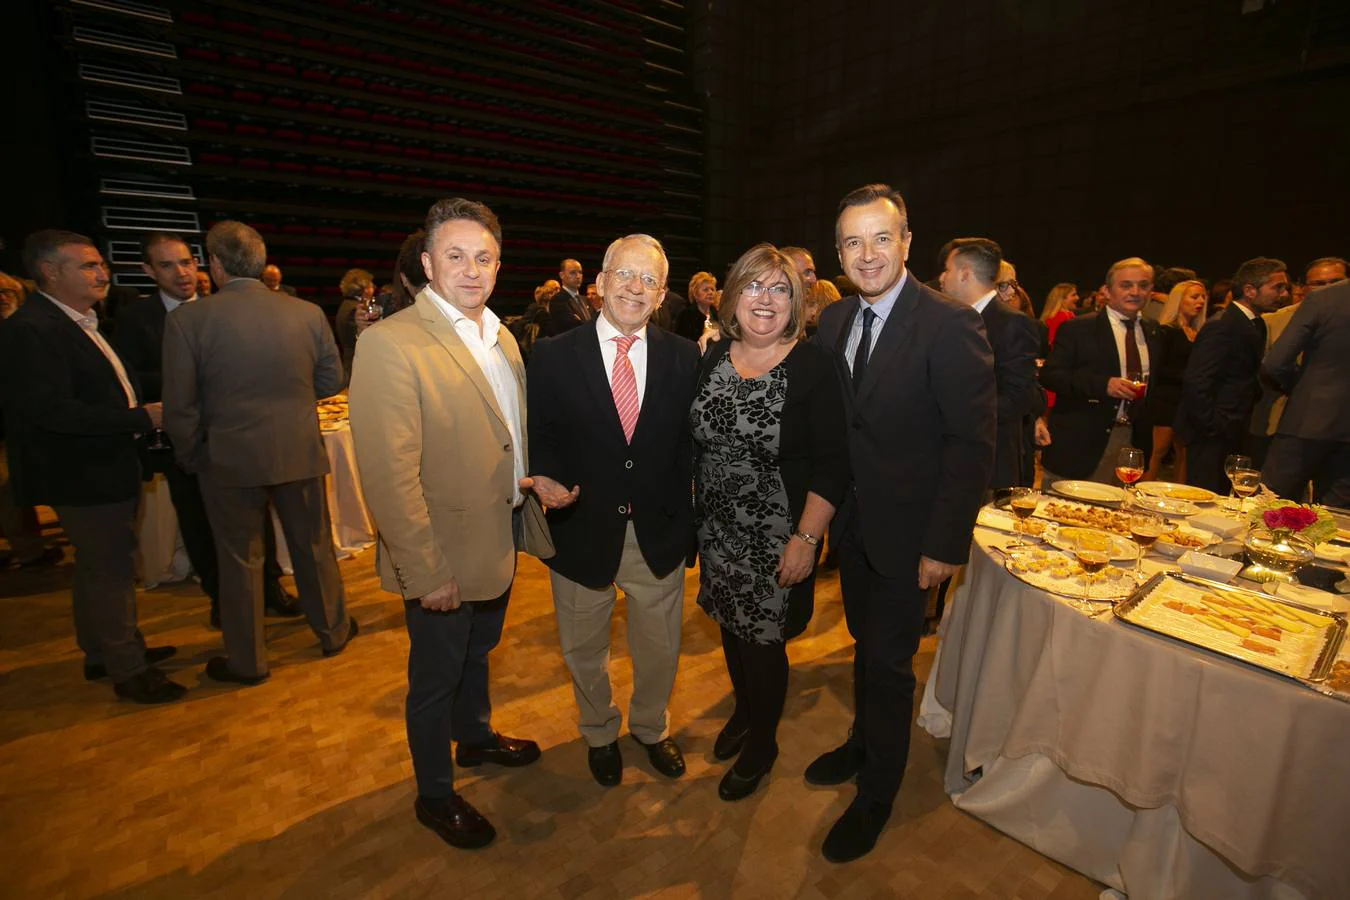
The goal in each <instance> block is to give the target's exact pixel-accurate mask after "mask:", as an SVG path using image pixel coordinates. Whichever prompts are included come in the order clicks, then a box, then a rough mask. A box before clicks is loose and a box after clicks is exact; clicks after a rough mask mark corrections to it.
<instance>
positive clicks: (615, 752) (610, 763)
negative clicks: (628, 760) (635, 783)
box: [586, 741, 623, 787]
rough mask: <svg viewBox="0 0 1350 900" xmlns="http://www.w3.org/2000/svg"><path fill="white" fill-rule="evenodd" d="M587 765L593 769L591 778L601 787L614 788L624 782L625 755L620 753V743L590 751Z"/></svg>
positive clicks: (615, 742) (613, 742)
mask: <svg viewBox="0 0 1350 900" xmlns="http://www.w3.org/2000/svg"><path fill="white" fill-rule="evenodd" d="M586 764H587V765H589V766H590V767H591V776H592V777H594V778H595V780H596V782H597V783H598V784H599V785H600V786H601V787H614V785H616V784H618V783H619V782H620V781H623V754H622V753H620V752H619V742H618V741H612V742H610V743H608V744H606V745H605V746H603V747H591V748H590V749H588V750H587V751H586Z"/></svg>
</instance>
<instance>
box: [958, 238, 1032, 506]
mask: <svg viewBox="0 0 1350 900" xmlns="http://www.w3.org/2000/svg"><path fill="white" fill-rule="evenodd" d="M1002 260H1003V251H1002V249H1001V248H1000V247H999V245H998V244H996V243H994V242H993V241H991V240H989V239H987V238H957V239H956V240H954V241H948V242H947V244H946V246H944V247H943V248H942V264H943V266H944V269H943V272H942V289H943V291H944V292H946V293H947V294H949V295H950V296H952V297H955V298H956V299H957V300H960V301H961V302H962V303H965V304H967V305H968V306H970V307H971V308H972V309H974V310H975V311H976V312H977V313H979V314H980V318H981V319H983V320H984V332H985V335H986V336H987V337H988V339H989V345H990V346H991V347H992V348H993V350H994V377H995V380H996V382H997V385H998V442H997V444H996V449H995V451H994V473H993V476H992V477H991V478H990V479H989V487H990V488H991V489H994V490H997V489H998V488H1006V487H1012V486H1014V485H1026V484H1030V482H1028V481H1027V480H1025V478H1024V477H1023V471H1024V469H1025V468H1026V467H1024V466H1023V456H1024V455H1025V454H1024V452H1023V447H1024V446H1025V443H1026V442H1025V440H1024V427H1025V425H1026V423H1027V420H1028V419H1029V418H1030V417H1032V416H1034V415H1035V414H1036V411H1037V409H1038V408H1039V406H1040V403H1041V389H1040V386H1039V385H1038V384H1037V383H1036V354H1037V353H1038V352H1039V350H1040V344H1041V338H1040V331H1039V329H1038V328H1037V327H1036V323H1035V322H1033V321H1032V320H1031V319H1029V318H1027V317H1026V316H1024V315H1022V314H1021V313H1020V312H1018V311H1017V310H1015V309H1013V308H1012V307H1011V306H1009V305H1008V304H1006V303H1004V302H1003V301H1001V300H999V299H998V297H997V293H998V292H997V291H996V290H995V289H994V283H995V281H996V280H997V279H998V264H999V263H1000V262H1001V261H1002Z"/></svg>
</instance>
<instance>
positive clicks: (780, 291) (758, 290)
mask: <svg viewBox="0 0 1350 900" xmlns="http://www.w3.org/2000/svg"><path fill="white" fill-rule="evenodd" d="M765 291H768V292H769V297H770V298H772V299H774V300H786V299H787V298H788V297H790V296H792V289H791V288H790V287H788V286H787V285H786V284H784V283H783V282H781V281H780V282H778V283H777V284H775V285H773V286H771V287H766V286H764V285H762V284H760V283H759V282H758V281H752V282H750V283H749V284H747V285H746V286H745V287H743V288H741V293H742V294H744V295H745V296H747V297H750V298H752V299H753V298H755V297H758V296H760V295H762V294H763V293H764V292H765Z"/></svg>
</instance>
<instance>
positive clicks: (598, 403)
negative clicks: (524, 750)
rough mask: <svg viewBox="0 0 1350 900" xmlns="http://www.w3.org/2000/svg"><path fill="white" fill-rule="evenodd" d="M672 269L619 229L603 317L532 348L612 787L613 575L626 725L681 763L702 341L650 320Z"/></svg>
mask: <svg viewBox="0 0 1350 900" xmlns="http://www.w3.org/2000/svg"><path fill="white" fill-rule="evenodd" d="M668 273H669V264H668V263H667V261H666V254H665V251H664V250H663V249H662V247H661V244H660V243H659V242H657V240H656V239H655V238H652V237H650V236H648V235H645V234H634V235H629V236H627V237H623V238H619V239H618V240H616V241H615V242H614V243H612V244H610V246H609V249H608V250H607V251H606V252H605V258H604V264H603V267H602V271H601V272H600V275H599V276H598V277H597V279H596V287H597V290H598V292H599V294H600V298H601V307H600V315H599V316H596V317H595V318H593V319H591V320H589V321H587V322H585V323H584V324H582V325H580V326H578V327H577V328H573V329H572V330H570V331H568V332H566V333H565V334H562V335H559V336H557V337H554V338H550V339H548V340H545V341H541V342H540V343H538V344H536V345H535V348H534V355H533V356H532V357H531V359H530V370H529V376H530V377H529V382H528V393H529V402H528V412H529V416H528V418H529V443H530V450H531V456H530V471H531V473H533V475H532V487H533V489H534V491H535V493H536V494H537V495H538V496H539V498H540V499H541V500H542V501H543V503H544V505H545V506H547V507H551V508H554V509H555V510H557V511H555V512H554V513H552V514H551V515H550V516H549V528H550V531H551V532H552V535H553V544H554V547H555V548H556V550H557V553H556V555H555V556H553V558H551V559H549V560H546V562H547V563H548V566H549V568H550V569H551V570H552V571H551V573H550V581H551V584H552V588H553V602H554V605H555V607H556V609H557V616H558V639H559V641H560V643H561V644H562V653H563V659H564V660H566V662H567V667H568V669H569V670H570V671H571V673H572V689H573V693H574V694H575V695H576V700H577V706H578V707H579V708H580V723H579V727H580V731H581V735H582V737H583V738H585V740H586V743H587V745H588V746H589V748H590V749H589V753H588V760H587V761H588V764H589V766H590V770H591V774H592V776H593V777H594V778H595V780H596V781H597V782H599V783H600V784H601V785H603V786H606V787H609V786H613V785H616V784H618V783H619V782H620V781H621V780H622V779H623V757H622V755H621V754H620V751H619V742H618V738H619V729H620V725H621V724H622V721H623V717H622V715H621V714H620V712H619V709H618V707H617V706H616V705H615V703H614V700H613V694H612V690H611V687H610V680H609V622H610V616H611V615H612V613H613V610H614V601H615V599H616V591H615V588H616V586H617V587H619V588H622V589H623V592H624V596H625V598H626V602H627V607H628V649H629V653H630V654H631V656H632V659H633V698H632V702H631V704H630V706H629V716H628V720H629V722H628V724H629V732H630V733H631V734H632V736H633V738H634V739H635V740H636V741H637V742H638V743H639V744H640V745H641V746H642V748H643V750H644V752H645V753H646V754H647V756H648V758H649V759H650V761H651V764H652V767H653V768H654V769H656V771H658V772H660V773H661V774H662V775H665V776H667V777H670V778H678V777H679V776H681V775H683V774H684V757H683V756H682V755H681V753H680V748H679V746H678V745H676V743H675V741H674V740H672V739H671V737H670V731H669V726H668V716H667V712H666V706H667V704H668V702H669V700H670V692H671V688H672V687H673V686H674V683H675V667H676V664H677V663H678V662H679V656H680V624H681V621H682V616H683V603H682V600H683V597H684V562H685V558H686V556H687V555H688V554H689V551H690V550H691V548H692V543H693V536H694V522H693V509H692V504H691V503H690V485H691V467H692V456H691V452H690V451H691V443H690V440H691V439H690V429H689V407H690V404H691V403H692V402H693V395H694V380H695V373H696V369H697V367H698V348H697V347H696V346H695V345H694V343H693V342H692V341H689V340H686V339H685V338H681V337H678V336H676V335H673V334H671V333H670V332H667V331H664V330H662V329H660V328H654V327H649V324H648V323H649V321H650V320H651V317H652V314H653V313H654V312H656V310H657V309H658V308H659V307H660V305H661V302H662V300H663V299H664V298H665V291H666V276H667V275H668ZM569 504H570V505H569ZM564 505H566V506H567V508H566V509H560V510H559V509H558V507H561V506H564Z"/></svg>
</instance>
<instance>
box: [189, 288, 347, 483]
mask: <svg viewBox="0 0 1350 900" xmlns="http://www.w3.org/2000/svg"><path fill="white" fill-rule="evenodd" d="M342 380H343V379H342V362H341V361H340V359H339V358H338V349H337V343H336V342H335V341H334V340H333V330H332V329H331V328H329V327H328V320H327V318H325V317H324V314H323V310H321V309H319V307H317V306H315V305H314V304H313V303H309V302H306V301H304V300H300V299H298V298H296V297H292V296H290V295H289V294H286V293H284V292H282V291H269V290H268V289H267V287H266V286H265V285H264V284H263V283H262V282H261V281H256V280H254V279H251V278H237V279H234V280H232V281H230V282H229V283H228V284H226V285H224V286H223V287H221V288H220V290H218V291H216V292H215V293H214V294H212V295H211V296H209V297H203V298H202V299H200V300H198V301H196V302H195V303H188V304H186V305H184V306H180V307H179V308H178V309H176V310H174V311H173V314H172V315H170V316H168V318H167V319H166V320H165V326H164V430H165V431H167V432H168V433H169V436H170V437H171V438H172V439H173V447H174V453H175V454H176V455H177V457H178V461H179V463H180V464H181V465H182V466H183V468H185V469H187V470H188V471H189V472H196V473H199V474H209V475H210V476H211V478H212V479H213V480H215V482H216V483H217V484H218V485H220V486H222V487H261V486H265V485H273V484H283V483H285V482H288V481H300V480H301V479H305V478H316V477H318V476H320V475H325V474H327V473H328V469H329V465H328V452H327V451H326V450H325V449H324V446H323V438H322V436H321V435H320V433H319V419H318V415H317V413H316V411H315V407H314V401H315V400H317V399H319V398H322V397H327V396H330V395H332V394H335V393H337V391H338V390H339V389H341V387H342Z"/></svg>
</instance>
